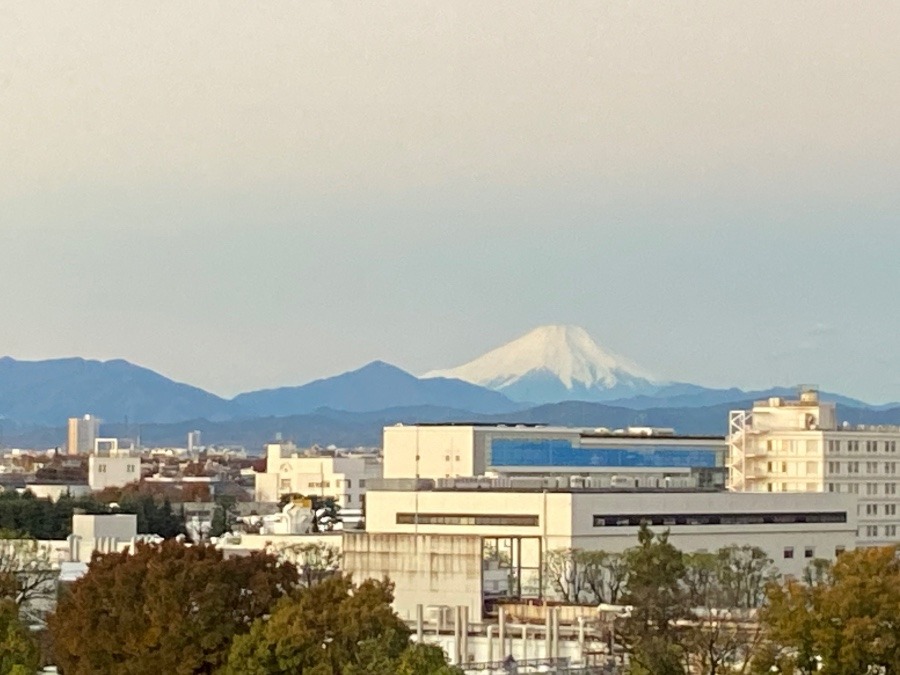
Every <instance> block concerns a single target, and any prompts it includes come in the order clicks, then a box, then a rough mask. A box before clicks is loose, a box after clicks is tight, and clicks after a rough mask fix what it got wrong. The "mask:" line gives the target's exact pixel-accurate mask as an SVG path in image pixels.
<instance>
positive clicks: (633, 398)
mask: <svg viewBox="0 0 900 675" xmlns="http://www.w3.org/2000/svg"><path fill="white" fill-rule="evenodd" d="M795 393H796V392H795V391H794V390H793V389H790V388H786V387H776V388H772V389H766V390H759V391H751V392H747V391H743V390H741V389H735V388H732V389H710V388H708V387H703V386H700V385H695V384H689V383H683V382H664V381H661V380H659V379H658V378H656V377H655V376H653V375H651V374H649V373H648V372H646V371H645V370H644V369H642V368H640V367H639V366H637V365H636V364H634V363H633V362H632V361H631V360H629V359H627V358H625V357H622V356H619V355H617V354H614V353H612V352H610V351H608V350H605V349H603V348H602V347H600V346H599V344H597V343H596V341H594V340H593V338H591V336H590V335H589V334H588V333H587V331H585V330H584V329H583V328H579V327H577V326H542V327H539V328H537V329H535V330H533V331H530V332H529V333H527V334H526V335H524V336H522V337H520V338H518V339H516V340H513V341H512V342H510V343H508V344H506V345H504V346H502V347H499V348H497V349H495V350H492V351H490V352H488V353H487V354H485V355H483V356H481V357H478V358H476V359H475V360H473V361H471V362H469V363H468V364H465V365H463V366H460V367H458V368H453V369H449V370H440V371H431V372H429V373H427V374H426V375H425V376H423V377H416V376H414V375H412V374H410V373H408V372H406V371H404V370H402V369H401V368H398V367H396V366H394V365H391V364H389V363H385V362H383V361H375V362H372V363H369V364H367V365H365V366H363V367H361V368H358V369H356V370H352V371H349V372H346V373H342V374H339V375H335V376H333V377H327V378H323V379H319V380H315V381H313V382H309V383H306V384H302V385H298V386H286V387H279V388H273V389H264V390H260V391H251V392H247V393H243V394H240V395H238V396H235V397H234V398H233V399H231V400H228V399H225V398H222V397H220V396H216V395H215V394H212V393H209V392H207V391H204V390H202V389H200V388H198V387H194V386H191V385H189V384H185V383H181V382H176V381H174V380H171V379H169V378H167V377H165V376H163V375H160V374H159V373H156V372H154V371H152V370H150V369H148V368H143V367H141V366H137V365H134V364H132V363H129V362H127V361H124V360H122V359H114V360H110V361H97V360H89V359H83V358H77V357H74V358H62V359H50V360H44V361H19V360H16V359H13V358H11V357H2V358H0V423H2V424H3V426H2V427H0V429H3V428H5V429H7V430H11V429H22V428H36V427H42V428H56V427H60V426H62V425H64V424H65V420H66V419H67V418H69V417H73V416H80V415H83V414H86V413H90V414H93V415H96V416H98V417H100V418H101V419H103V420H104V421H105V422H106V424H117V423H124V422H125V421H128V422H129V423H130V424H131V425H136V424H140V425H153V424H157V425H168V424H176V423H181V422H185V421H187V420H207V421H209V422H211V423H220V422H221V423H231V422H235V421H242V423H247V422H246V421H248V420H253V419H256V418H266V417H273V418H289V417H296V416H302V415H313V414H317V411H321V410H326V409H327V410H330V411H340V413H339V414H338V416H339V417H340V418H341V419H342V420H344V419H345V418H344V417H341V415H343V414H344V413H346V414H347V415H350V416H351V417H352V416H353V415H360V414H362V415H369V416H370V417H371V416H372V415H375V417H377V418H378V419H387V418H390V415H388V416H387V417H385V415H386V413H384V411H396V410H404V411H407V413H408V412H409V411H413V410H422V411H425V410H429V411H431V413H429V414H432V415H434V414H436V413H434V411H452V415H454V416H455V417H454V419H465V418H469V419H478V418H479V417H478V416H481V415H484V416H488V417H490V416H498V415H500V416H503V415H506V416H509V415H510V414H512V413H516V415H515V416H516V417H519V419H523V420H524V419H526V418H527V419H529V420H533V421H538V422H548V421H553V420H557V421H559V420H561V419H569V417H565V416H564V417H559V415H562V413H561V412H560V411H562V410H582V411H584V410H589V408H586V407H584V405H583V404H581V403H571V402H584V401H587V402H589V403H598V404H599V403H603V404H605V407H604V408H602V409H597V410H602V412H603V415H606V416H609V419H601V418H599V417H598V416H597V415H593V413H592V415H589V416H587V417H585V421H584V422H580V421H579V420H578V419H577V418H571V423H572V424H576V425H580V424H595V425H599V426H615V425H617V424H619V422H618V421H616V420H630V422H628V423H634V424H644V423H646V424H649V423H650V422H647V421H646V420H644V421H641V420H643V419H644V418H647V419H659V420H663V419H665V420H668V421H666V422H664V423H663V422H661V424H662V425H663V426H674V427H676V428H677V429H678V430H679V431H689V430H691V429H690V428H688V427H689V426H691V425H697V428H700V427H702V428H718V427H717V426H716V425H719V424H720V422H721V424H724V421H721V420H720V418H718V417H716V416H715V415H718V412H715V413H713V412H712V411H713V410H714V409H717V408H718V407H722V406H724V407H726V408H727V407H729V406H730V407H734V406H742V405H743V404H744V403H745V402H747V401H752V400H754V399H761V398H767V397H769V396H792V395H794V394H795ZM822 398H823V399H824V400H833V401H837V402H838V403H840V404H841V405H842V406H843V407H844V408H845V409H846V408H856V409H859V410H862V411H883V412H885V413H886V414H887V415H888V418H890V414H891V411H893V410H895V408H896V407H897V406H896V404H889V405H883V406H869V405H867V404H865V403H864V402H862V401H859V400H856V399H852V398H848V397H844V396H840V395H838V394H830V393H827V392H823V393H822ZM547 404H559V405H562V406H564V407H562V408H559V409H553V410H554V411H555V412H553V415H551V418H552V419H542V418H541V416H540V413H534V411H535V410H538V411H540V410H542V408H541V407H540V406H542V405H547ZM664 410H670V411H672V412H671V414H669V413H663V412H651V411H664ZM616 411H628V412H627V413H620V412H616ZM676 411H680V412H678V414H677V415H676ZM704 411H707V412H704ZM595 412H596V411H595ZM520 413H521V415H523V416H525V417H520ZM404 414H406V413H404ZM444 414H445V415H450V414H451V412H445V413H444ZM573 414H574V413H573ZM598 414H599V413H598ZM528 415H534V416H533V417H528ZM704 415H708V417H704ZM346 419H350V417H347V418H346ZM356 419H357V420H359V419H360V418H358V417H357V418H356ZM405 419H407V421H415V420H413V419H410V418H405ZM494 419H496V417H495V418H494ZM435 421H442V420H441V419H437V420H435ZM892 421H900V420H893V418H890V419H888V422H881V423H890V422H892ZM191 423H192V424H195V425H196V424H197V423H196V422H191ZM342 423H343V422H342ZM622 423H624V422H622ZM354 424H355V423H354ZM654 424H655V423H654ZM198 428H199V427H198ZM0 434H2V432H0ZM125 435H128V434H127V433H126V434H125ZM4 443H5V441H4V439H3V438H2V437H0V445H2V444H4Z"/></svg>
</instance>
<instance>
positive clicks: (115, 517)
mask: <svg viewBox="0 0 900 675" xmlns="http://www.w3.org/2000/svg"><path fill="white" fill-rule="evenodd" d="M72 534H74V535H75V536H76V537H81V538H82V539H106V538H113V539H117V540H118V541H131V540H132V539H133V538H135V537H136V536H137V516H136V515H134V514H133V513H115V514H109V515H106V514H104V515H85V514H75V515H74V516H72Z"/></svg>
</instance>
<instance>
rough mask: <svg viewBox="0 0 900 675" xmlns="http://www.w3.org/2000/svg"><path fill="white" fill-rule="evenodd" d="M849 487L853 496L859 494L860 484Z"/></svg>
mask: <svg viewBox="0 0 900 675" xmlns="http://www.w3.org/2000/svg"><path fill="white" fill-rule="evenodd" d="M847 487H848V488H850V489H849V492H850V494H853V495H858V494H859V483H853V484H851V485H848V486H847Z"/></svg>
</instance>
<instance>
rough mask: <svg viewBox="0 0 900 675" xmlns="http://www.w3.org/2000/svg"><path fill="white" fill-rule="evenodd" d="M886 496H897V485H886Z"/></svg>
mask: <svg viewBox="0 0 900 675" xmlns="http://www.w3.org/2000/svg"><path fill="white" fill-rule="evenodd" d="M884 494H886V495H895V494H897V484H896V483H885V484H884Z"/></svg>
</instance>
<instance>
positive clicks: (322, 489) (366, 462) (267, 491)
mask: <svg viewBox="0 0 900 675" xmlns="http://www.w3.org/2000/svg"><path fill="white" fill-rule="evenodd" d="M277 447H278V446H277V445H274V449H273V445H270V446H269V448H268V456H267V460H266V472H265V473H258V474H256V485H255V497H254V498H255V499H256V500H257V501H260V502H267V501H270V502H271V501H278V500H279V499H280V498H281V496H282V495H285V494H291V493H299V494H303V495H318V496H321V497H332V498H334V500H335V501H336V502H337V503H338V504H339V505H340V506H341V508H347V509H360V508H362V506H363V495H364V494H365V493H366V485H365V484H366V481H368V480H371V479H374V478H381V464H379V463H378V462H377V461H376V460H374V459H373V458H364V457H303V456H287V457H284V456H281V455H280V454H279V452H278V450H277Z"/></svg>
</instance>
